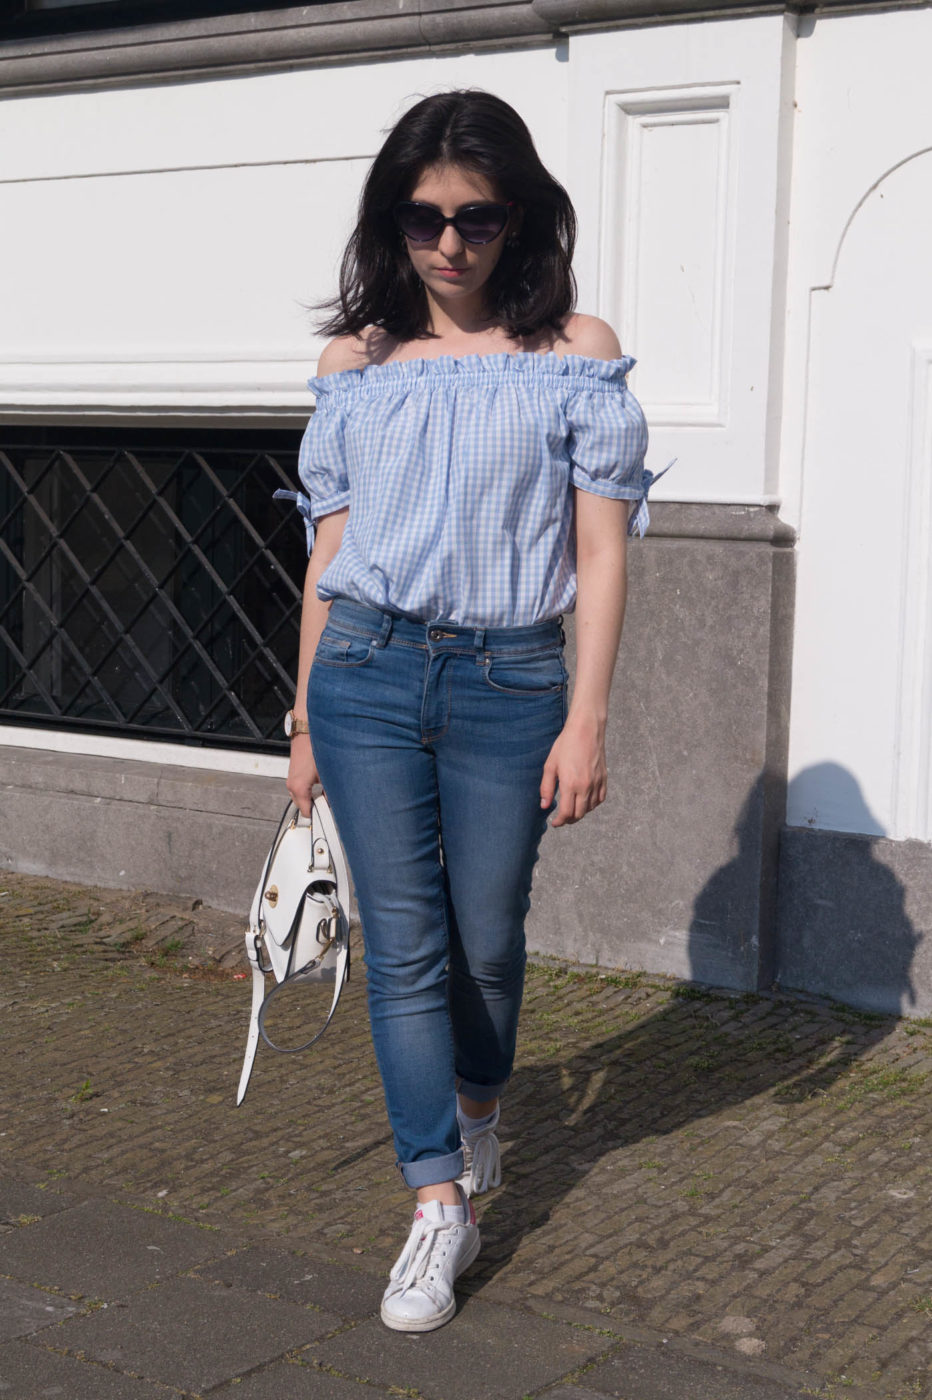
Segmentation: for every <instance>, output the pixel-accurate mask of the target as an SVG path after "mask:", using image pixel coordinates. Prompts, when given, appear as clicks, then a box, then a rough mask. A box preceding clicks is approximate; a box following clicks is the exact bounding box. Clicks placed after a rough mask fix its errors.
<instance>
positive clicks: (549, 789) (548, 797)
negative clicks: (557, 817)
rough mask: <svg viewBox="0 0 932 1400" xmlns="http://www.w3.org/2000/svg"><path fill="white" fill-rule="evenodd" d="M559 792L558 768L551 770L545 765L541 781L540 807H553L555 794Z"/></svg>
mask: <svg viewBox="0 0 932 1400" xmlns="http://www.w3.org/2000/svg"><path fill="white" fill-rule="evenodd" d="M556 790H557V773H556V768H555V767H554V768H551V767H550V765H549V764H546V763H545V764H544V776H543V777H542V778H541V780H540V805H541V806H542V807H544V808H549V807H552V806H553V798H554V794H555V792H556Z"/></svg>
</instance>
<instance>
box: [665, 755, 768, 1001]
mask: <svg viewBox="0 0 932 1400" xmlns="http://www.w3.org/2000/svg"><path fill="white" fill-rule="evenodd" d="M774 785H775V780H773V779H770V778H769V777H768V775H766V774H764V773H761V775H760V776H759V777H758V778H757V780H756V781H755V782H754V784H753V785H752V787H751V790H750V792H749V793H748V795H747V797H746V798H745V800H744V804H743V806H742V808H741V815H740V816H739V817H738V821H737V823H736V825H735V831H734V835H735V840H736V841H737V843H738V849H737V851H736V853H735V855H734V858H733V859H732V860H730V861H728V863H727V864H726V865H722V866H720V867H719V869H718V870H716V872H715V874H714V875H712V876H711V877H710V879H709V880H708V881H707V882H706V884H705V885H704V886H703V888H702V890H701V891H700V893H699V894H698V895H697V897H696V901H695V903H694V905H693V913H692V919H691V920H690V924H689V945H688V951H689V975H690V977H691V978H692V980H693V981H694V982H704V983H705V984H706V985H707V986H710V987H742V988H745V989H746V990H748V991H756V990H758V989H759V988H760V987H761V986H762V985H769V984H770V982H771V981H772V980H773V979H772V975H768V972H769V968H768V966H767V964H768V962H769V949H768V948H767V947H766V946H764V947H763V948H762V947H761V944H762V943H764V944H765V945H766V943H767V940H768V939H769V938H772V924H773V920H772V918H769V917H768V912H769V911H770V910H772V909H773V907H774V905H775V901H776V849H774V850H773V851H772V852H770V853H769V854H770V859H769V862H768V859H767V856H768V852H767V850H766V846H767V834H766V820H765V813H766V807H765V802H766V798H767V797H768V795H769V793H768V789H770V790H771V791H772V789H773V787H774ZM785 791H786V786H785V784H782V785H781V786H780V790H779V796H778V801H779V807H780V811H781V812H782V811H783V810H784V809H785V797H784V794H785ZM776 840H777V836H776V832H775V831H772V832H771V835H770V842H771V844H772V845H773V846H774V847H775V846H776ZM768 886H769V888H768Z"/></svg>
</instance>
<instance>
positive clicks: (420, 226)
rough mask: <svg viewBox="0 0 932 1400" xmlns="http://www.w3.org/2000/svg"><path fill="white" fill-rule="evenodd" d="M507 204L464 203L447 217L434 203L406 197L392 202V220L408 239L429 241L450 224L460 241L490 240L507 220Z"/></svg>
mask: <svg viewBox="0 0 932 1400" xmlns="http://www.w3.org/2000/svg"><path fill="white" fill-rule="evenodd" d="M511 207H512V205H511V201H510V200H509V202H508V203H507V204H464V205H463V207H462V209H457V211H456V213H455V214H453V215H451V216H450V217H449V218H448V217H447V216H446V215H445V214H444V213H443V212H442V211H441V210H440V209H438V208H437V206H436V205H435V204H421V203H419V202H418V201H417V200H414V199H406V200H403V201H402V202H401V204H396V205H395V223H396V224H397V225H398V227H399V228H400V229H401V232H402V233H403V234H404V236H405V238H410V240H411V242H412V243H430V242H432V240H433V239H435V238H439V237H440V235H441V234H442V233H443V230H444V229H445V228H446V226H447V224H452V225H453V227H454V228H455V229H456V231H457V233H458V234H459V236H460V238H462V240H463V242H464V243H491V242H493V240H494V239H496V238H497V237H498V235H499V234H500V233H501V232H502V230H503V229H504V227H505V225H506V224H507V222H508V214H509V211H510V210H511Z"/></svg>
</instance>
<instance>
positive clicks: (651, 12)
mask: <svg viewBox="0 0 932 1400" xmlns="http://www.w3.org/2000/svg"><path fill="white" fill-rule="evenodd" d="M923 3H924V0H894V3H893V4H891V3H890V0H822V3H820V4H807V3H804V0H482V3H479V4H477V3H476V0H335V3H330V4H321V5H313V6H304V5H295V6H290V7H286V8H283V9H281V10H270V11H260V12H253V13H246V14H236V15H225V16H220V17H216V16H215V17H212V18H209V19H192V20H179V21H175V22H171V23H163V24H140V25H134V26H129V27H126V28H122V29H110V30H97V31H94V32H92V33H84V34H63V35H56V36H52V37H42V38H30V39H7V40H4V41H0V90H3V91H4V92H6V93H7V94H11V93H15V92H23V93H28V92H35V91H42V90H46V89H51V88H66V89H67V88H72V87H81V86H84V85H89V84H92V85H94V86H99V85H100V84H107V83H120V82H126V80H127V79H133V78H141V77H146V78H150V79H165V80H168V79H171V78H185V77H188V78H191V77H198V76H202V75H205V74H208V73H210V74H213V73H218V72H224V71H236V72H263V71H267V70H269V69H274V68H281V67H286V66H287V67H291V66H294V65H295V64H301V65H309V64H315V63H333V62H339V61H350V60H352V61H354V62H358V61H360V60H364V59H367V58H368V59H378V58H388V57H399V56H402V55H410V54H414V55H417V54H428V53H431V52H433V51H434V50H435V49H441V50H449V49H454V50H455V49H468V48H474V47H475V46H476V45H481V46H483V47H485V46H498V47H501V46H511V47H514V46H520V47H525V46H527V45H528V44H535V43H536V44H539V43H551V42H553V41H554V40H555V39H557V38H558V37H559V36H560V35H561V34H565V33H571V32H573V31H574V30H577V29H592V28H596V29H611V28H618V27H625V26H630V25H643V24H657V23H664V22H669V21H675V20H682V19H700V18H701V19H714V18H725V17H728V16H733V17H736V18H738V17H746V16H754V15H761V14H774V13H782V12H784V11H790V12H803V11H804V12H806V13H814V14H817V15H818V14H821V13H827V12H830V11H846V12H855V11H861V10H865V9H867V10H870V9H891V8H897V9H912V8H917V7H919V6H921V5H922V4H923Z"/></svg>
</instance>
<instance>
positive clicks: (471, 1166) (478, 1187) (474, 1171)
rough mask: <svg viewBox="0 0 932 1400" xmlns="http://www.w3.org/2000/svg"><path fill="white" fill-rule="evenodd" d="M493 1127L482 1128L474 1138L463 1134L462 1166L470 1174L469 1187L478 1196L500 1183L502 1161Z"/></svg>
mask: <svg viewBox="0 0 932 1400" xmlns="http://www.w3.org/2000/svg"><path fill="white" fill-rule="evenodd" d="M493 1127H494V1125H490V1126H489V1127H488V1128H482V1129H480V1131H479V1132H478V1133H476V1134H475V1135H474V1136H471V1135H470V1134H469V1133H463V1152H464V1157H465V1162H464V1166H465V1168H466V1170H467V1171H468V1172H470V1174H471V1179H470V1185H471V1186H472V1189H473V1191H474V1192H475V1193H476V1194H477V1195H479V1194H480V1193H481V1192H483V1191H489V1190H491V1189H492V1188H493V1187H495V1186H500V1185H501V1183H502V1159H501V1151H500V1149H499V1145H498V1138H497V1137H496V1136H495V1133H494V1131H493Z"/></svg>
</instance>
